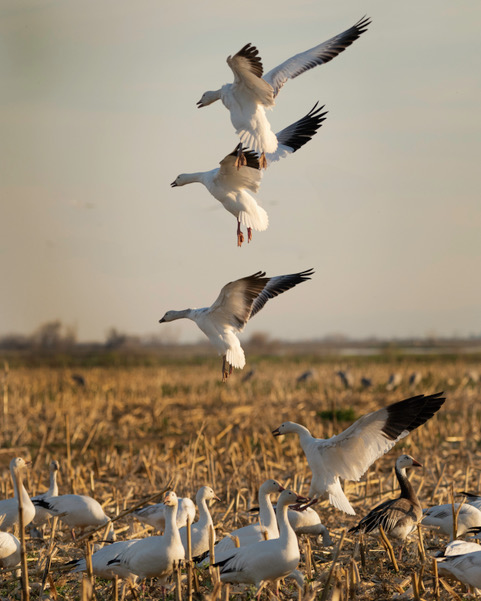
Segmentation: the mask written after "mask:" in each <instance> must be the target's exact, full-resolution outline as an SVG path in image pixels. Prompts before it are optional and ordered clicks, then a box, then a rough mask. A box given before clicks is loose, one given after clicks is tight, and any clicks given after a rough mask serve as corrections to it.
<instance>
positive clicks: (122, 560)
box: [108, 491, 185, 587]
mask: <svg viewBox="0 0 481 601" xmlns="http://www.w3.org/2000/svg"><path fill="white" fill-rule="evenodd" d="M164 505H165V530H164V534H163V535H162V536H149V537H147V538H143V539H141V540H138V541H137V542H135V543H134V544H133V545H130V546H129V547H128V548H126V549H123V550H122V551H121V552H120V553H119V554H118V555H117V557H115V558H114V559H112V560H110V561H109V562H108V565H109V566H111V567H112V569H113V570H115V569H119V568H120V569H123V570H128V571H129V572H132V573H133V574H136V575H137V576H138V577H139V578H140V579H143V578H155V577H157V578H159V579H160V582H161V584H162V586H163V587H165V584H166V582H167V578H168V577H169V575H170V574H171V573H172V571H173V567H174V566H173V563H174V562H178V561H181V560H182V559H184V557H185V551H184V547H183V545H182V541H181V539H180V534H179V529H178V528H177V523H176V511H177V495H176V494H175V492H174V491H169V492H167V493H166V494H165V497H164Z"/></svg>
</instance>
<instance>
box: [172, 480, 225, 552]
mask: <svg viewBox="0 0 481 601" xmlns="http://www.w3.org/2000/svg"><path fill="white" fill-rule="evenodd" d="M212 499H215V500H216V501H220V499H219V497H218V496H217V495H216V494H215V492H214V491H213V490H212V488H211V487H210V486H202V488H200V489H199V490H198V491H197V494H196V496H195V500H196V503H197V507H198V508H199V519H198V520H197V522H194V523H193V524H192V525H191V527H190V536H191V557H198V556H199V555H202V554H203V553H205V552H206V551H208V550H209V536H210V526H212V527H213V526H214V523H213V521H212V517H211V515H210V511H209V507H208V506H207V501H210V500H212ZM179 533H180V539H181V541H182V544H183V545H184V549H185V552H186V553H187V526H183V527H182V528H180V530H179Z"/></svg>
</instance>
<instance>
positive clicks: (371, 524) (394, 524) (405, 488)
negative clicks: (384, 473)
mask: <svg viewBox="0 0 481 601" xmlns="http://www.w3.org/2000/svg"><path fill="white" fill-rule="evenodd" d="M408 467H422V466H421V464H420V463H419V462H418V461H416V460H415V459H414V458H413V457H411V456H410V455H401V456H400V457H398V458H397V459H396V464H395V468H394V469H395V472H396V477H397V479H398V482H399V486H400V487H401V494H400V495H399V497H398V498H397V499H389V500H388V501H384V503H381V504H380V505H377V506H376V507H374V509H371V511H370V512H369V513H368V514H367V515H366V516H365V517H363V518H362V520H361V521H360V522H359V523H358V524H357V525H356V526H354V527H353V528H351V529H350V530H349V532H359V531H361V532H372V531H373V530H376V529H377V528H379V526H382V528H383V530H384V532H385V533H386V534H388V535H389V536H390V537H392V538H395V539H398V540H400V541H401V548H400V551H399V558H401V556H402V549H403V543H404V541H405V540H406V538H407V537H408V535H409V534H410V533H411V532H412V531H413V529H414V528H415V527H416V524H417V523H418V522H419V520H420V519H421V517H422V515H423V510H422V507H421V503H420V502H419V500H418V498H417V496H416V493H415V492H414V488H413V486H412V484H411V482H409V480H408V478H407V476H406V468H408Z"/></svg>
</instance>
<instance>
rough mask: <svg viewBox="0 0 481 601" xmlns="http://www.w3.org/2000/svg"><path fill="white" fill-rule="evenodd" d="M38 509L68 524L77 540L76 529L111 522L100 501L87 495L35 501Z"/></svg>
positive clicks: (60, 496) (63, 496)
mask: <svg viewBox="0 0 481 601" xmlns="http://www.w3.org/2000/svg"><path fill="white" fill-rule="evenodd" d="M34 505H35V506H36V507H43V508H44V509H46V510H47V511H48V513H50V514H51V515H56V516H58V517H59V518H60V519H61V520H62V522H64V523H65V524H67V525H68V526H69V527H70V529H71V532H72V537H73V538H75V533H74V528H80V529H82V530H83V529H85V528H89V527H95V526H101V525H102V524H107V523H109V522H110V518H109V517H108V516H107V515H105V513H104V510H103V509H102V506H101V505H100V503H99V502H98V501H96V500H95V499H93V498H92V497H89V496H86V495H59V496H57V497H47V498H45V499H35V500H34Z"/></svg>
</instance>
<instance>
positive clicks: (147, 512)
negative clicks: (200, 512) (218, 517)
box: [132, 497, 195, 532]
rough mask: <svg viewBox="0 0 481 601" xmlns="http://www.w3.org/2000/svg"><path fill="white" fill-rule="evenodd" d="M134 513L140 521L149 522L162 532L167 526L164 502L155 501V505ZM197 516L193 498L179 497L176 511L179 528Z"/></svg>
mask: <svg viewBox="0 0 481 601" xmlns="http://www.w3.org/2000/svg"><path fill="white" fill-rule="evenodd" d="M132 515H133V516H134V517H136V518H137V519H138V520H139V521H140V522H143V523H144V524H148V525H149V526H152V528H155V529H156V530H160V531H161V532H162V531H163V530H164V528H165V505H164V503H155V505H147V507H142V508H141V509H137V510H136V511H133V512H132ZM194 518H195V505H194V503H193V502H192V499H189V497H177V511H176V522H177V528H182V526H185V525H186V524H187V520H188V519H189V520H190V521H191V523H192V522H193V521H194Z"/></svg>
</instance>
